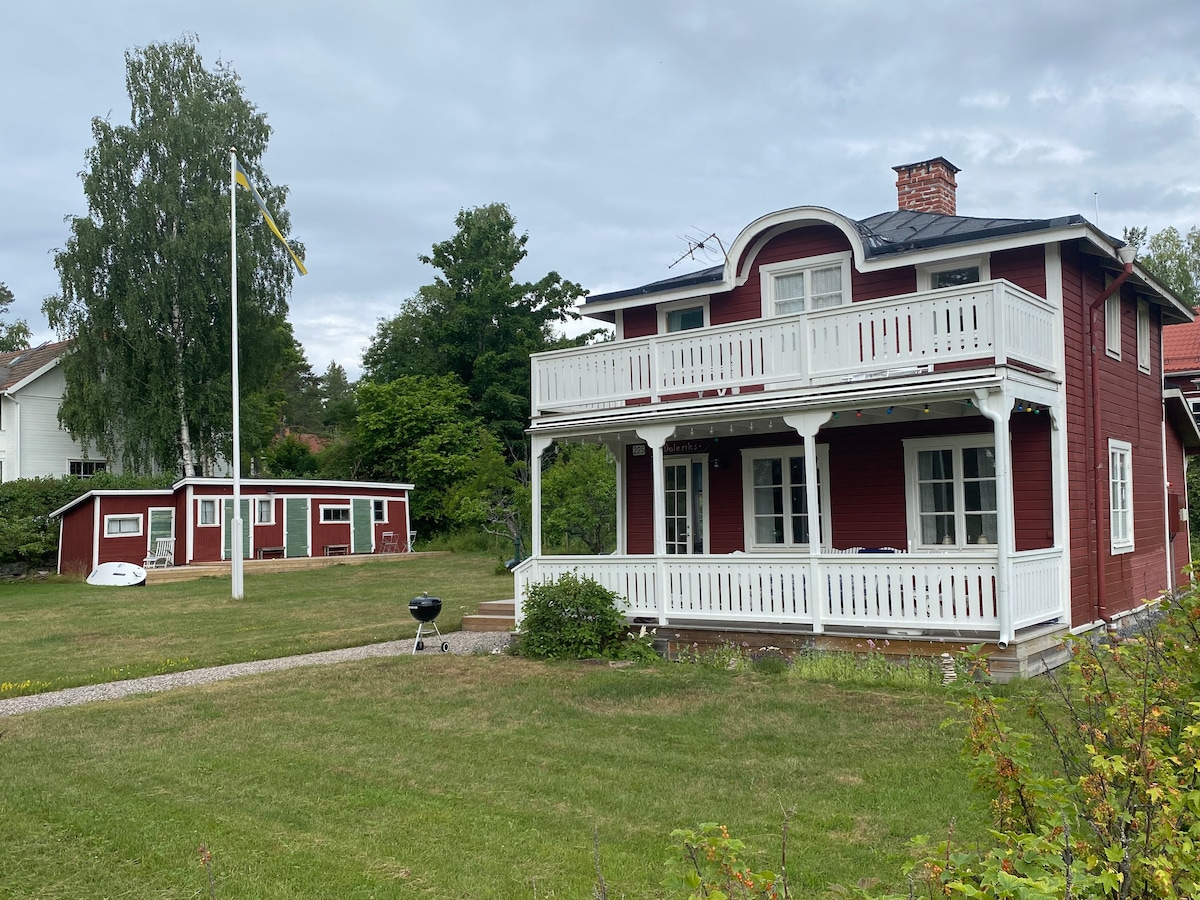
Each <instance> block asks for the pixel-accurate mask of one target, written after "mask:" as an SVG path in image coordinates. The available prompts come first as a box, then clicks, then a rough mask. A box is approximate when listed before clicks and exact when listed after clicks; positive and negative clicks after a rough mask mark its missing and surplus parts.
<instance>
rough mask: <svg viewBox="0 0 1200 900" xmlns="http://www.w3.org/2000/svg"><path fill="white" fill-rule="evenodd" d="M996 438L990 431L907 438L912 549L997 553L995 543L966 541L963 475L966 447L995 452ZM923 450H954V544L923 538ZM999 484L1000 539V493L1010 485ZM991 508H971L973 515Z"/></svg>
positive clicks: (906, 474)
mask: <svg viewBox="0 0 1200 900" xmlns="http://www.w3.org/2000/svg"><path fill="white" fill-rule="evenodd" d="M995 448H996V441H995V438H994V437H993V436H992V435H991V434H986V433H981V434H957V435H947V436H945V437H927V438H908V439H907V440H905V441H904V479H905V484H904V499H905V504H906V505H907V507H908V535H909V540H908V542H909V546H910V547H911V548H912V549H913V550H971V551H978V552H982V553H989V552H990V553H995V552H996V546H997V545H996V544H991V543H988V544H979V543H974V544H973V543H971V542H969V541H968V540H967V524H966V517H967V515H968V512H967V509H966V490H965V486H966V480H965V479H964V477H963V461H962V460H963V453H962V452H963V451H964V450H991V451H992V452H993V453H995ZM923 450H952V451H954V543H952V544H946V543H941V544H925V543H922V541H921V489H920V469H919V467H918V466H919V454H920V453H921V451H923ZM994 481H995V483H996V509H995V510H994V513H995V516H996V531H997V535H996V537H997V539H999V530H1000V515H1001V512H1000V507H1001V506H1002V504H1001V502H1000V497H1001V492H1002V491H1004V490H1006V489H1007V488H1006V487H1005V486H1004V485H1002V484H1001V483H1000V478H999V476H997V477H996V478H995V479H994ZM987 513H988V511H986V510H980V511H978V512H976V511H972V512H971V515H979V514H987Z"/></svg>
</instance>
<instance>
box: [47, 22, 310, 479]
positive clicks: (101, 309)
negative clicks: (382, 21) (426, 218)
mask: <svg viewBox="0 0 1200 900" xmlns="http://www.w3.org/2000/svg"><path fill="white" fill-rule="evenodd" d="M125 64H126V79H125V81H126V88H127V91H128V94H129V101H130V118H129V124H128V125H114V124H112V123H111V122H109V121H108V119H102V118H95V119H93V120H92V136H93V138H94V141H95V143H94V145H93V146H92V147H91V149H89V150H88V151H87V156H86V159H87V166H86V168H85V170H84V171H83V172H82V173H80V177H81V178H82V180H83V190H84V195H85V197H86V199H87V207H88V212H87V215H85V216H78V217H73V218H70V219H69V220H68V222H69V226H70V236H69V237H68V239H67V241H66V246H65V247H63V248H62V249H60V250H58V251H57V252H56V253H55V257H54V261H55V266H56V268H57V269H58V273H59V277H60V280H61V285H62V292H61V294H60V295H59V296H57V297H52V298H49V299H48V300H47V301H46V302H45V304H44V305H43V310H44V312H45V313H46V316H47V318H48V319H49V321H50V325H51V327H52V328H54V329H55V330H56V331H58V332H59V334H60V335H61V336H63V337H69V338H72V339H73V341H74V344H73V349H72V352H71V353H70V354H69V355H68V356H67V357H66V358H65V359H64V361H63V370H64V374H65V376H66V381H67V390H66V396H65V397H64V400H63V404H62V408H61V411H60V413H59V418H60V419H61V421H62V423H63V424H64V426H66V427H67V428H68V429H69V430H70V431H71V433H72V434H73V435H75V436H76V437H78V438H79V439H80V440H82V441H84V442H86V443H89V444H93V445H95V446H96V447H97V448H98V449H99V450H100V451H101V452H102V453H103V454H105V455H106V456H108V457H110V458H117V457H120V458H121V459H122V461H123V463H124V465H125V466H126V468H127V469H129V470H132V471H144V470H147V469H150V468H153V467H155V466H157V467H159V468H162V469H164V470H166V471H173V470H174V471H180V472H182V474H184V475H187V476H191V475H194V474H196V473H197V471H198V470H199V471H201V472H203V473H205V474H208V473H211V470H212V465H213V462H214V461H215V460H217V459H218V458H220V457H226V458H228V456H229V454H230V446H231V424H232V420H231V394H230V387H231V371H230V358H231V354H230V323H231V311H230V310H231V305H230V293H231V291H230V258H229V203H230V198H229V148H230V147H236V148H237V152H238V158H239V160H240V161H241V164H242V167H243V168H244V169H245V170H246V172H247V173H248V174H249V176H250V178H251V179H253V182H254V184H255V186H256V187H257V188H258V189H259V192H260V193H261V194H262V195H263V197H264V199H265V200H266V202H267V204H268V206H269V207H270V208H271V210H272V214H273V215H274V218H275V222H276V224H277V225H278V226H279V228H280V230H281V231H282V232H283V234H285V235H286V234H287V233H288V226H289V218H288V214H287V211H286V209H285V207H284V200H285V198H286V194H287V192H286V190H285V189H284V188H282V187H278V186H272V184H271V182H270V181H269V180H268V179H267V178H266V176H265V175H264V173H263V172H262V169H261V167H260V165H259V160H260V159H261V157H262V154H263V152H264V151H265V150H266V147H267V140H268V138H269V136H270V133H271V129H270V128H269V127H268V125H267V120H266V115H265V114H263V113H261V112H259V111H258V110H257V109H256V108H255V107H254V106H253V105H252V104H251V103H250V102H249V101H248V100H247V99H246V98H245V96H244V95H243V92H242V85H241V82H240V79H239V78H238V76H237V74H236V72H234V70H233V69H232V68H231V67H230V66H228V65H226V64H224V63H221V62H218V63H217V64H216V65H215V66H214V67H212V68H207V67H206V66H205V65H204V62H203V60H202V59H201V56H200V53H199V51H198V49H197V47H196V38H195V37H194V36H189V35H185V36H184V37H182V38H180V39H179V40H178V41H175V42H174V43H166V44H151V45H149V46H146V47H142V48H138V49H134V50H130V51H128V52H127V53H126V54H125ZM235 199H236V202H237V203H238V227H239V233H238V236H237V248H238V266H237V271H238V312H239V320H240V329H239V341H240V344H241V354H240V356H241V363H242V365H241V386H242V389H243V391H245V392H246V393H248V394H249V393H252V392H254V391H257V390H260V389H262V388H263V387H264V386H266V385H267V384H268V383H269V382H270V380H271V378H272V376H273V374H274V369H275V366H276V364H277V360H278V359H279V357H280V353H281V351H282V350H283V349H284V348H286V347H287V346H288V344H289V341H290V339H291V338H290V332H289V331H288V329H287V328H286V314H287V297H288V295H289V293H290V289H291V279H292V272H293V270H292V263H291V261H290V260H289V258H288V256H287V252H286V250H285V248H284V247H282V246H281V245H280V244H279V243H278V242H277V241H276V240H275V239H274V238H273V237H272V236H271V234H270V233H269V231H268V230H267V229H266V228H263V227H262V221H261V217H260V215H259V213H258V211H257V209H256V208H255V206H254V201H253V199H252V198H251V197H250V195H249V194H248V192H246V191H241V190H239V191H237V192H236V195H235ZM293 246H294V247H295V248H296V249H297V251H298V252H299V253H301V254H302V252H303V250H302V248H301V247H300V246H299V245H296V244H293Z"/></svg>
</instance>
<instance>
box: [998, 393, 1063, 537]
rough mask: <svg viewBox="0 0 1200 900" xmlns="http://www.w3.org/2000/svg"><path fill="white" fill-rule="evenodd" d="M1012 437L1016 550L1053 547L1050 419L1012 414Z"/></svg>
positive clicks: (1010, 423) (1010, 431)
mask: <svg viewBox="0 0 1200 900" xmlns="http://www.w3.org/2000/svg"><path fill="white" fill-rule="evenodd" d="M1009 434H1010V435H1011V436H1012V477H1013V516H1014V519H1015V523H1014V526H1015V532H1016V533H1015V537H1016V546H1017V550H1041V549H1043V548H1047V547H1053V546H1054V480H1053V479H1054V473H1053V467H1052V460H1051V458H1050V417H1049V416H1048V415H1034V414H1032V413H1014V414H1013V415H1012V416H1011V418H1010V419H1009Z"/></svg>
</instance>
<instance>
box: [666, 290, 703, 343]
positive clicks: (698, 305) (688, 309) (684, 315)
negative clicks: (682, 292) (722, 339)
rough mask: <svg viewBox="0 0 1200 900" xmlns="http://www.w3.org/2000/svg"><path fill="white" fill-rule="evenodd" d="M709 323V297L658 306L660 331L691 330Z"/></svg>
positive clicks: (667, 332)
mask: <svg viewBox="0 0 1200 900" xmlns="http://www.w3.org/2000/svg"><path fill="white" fill-rule="evenodd" d="M707 324H708V298H707V297H700V298H695V297H693V298H691V299H688V300H679V301H676V302H674V303H664V304H662V305H661V306H660V307H658V333H659V334H670V333H671V332H675V331H690V330H691V329H693V328H703V327H704V326H705V325H707Z"/></svg>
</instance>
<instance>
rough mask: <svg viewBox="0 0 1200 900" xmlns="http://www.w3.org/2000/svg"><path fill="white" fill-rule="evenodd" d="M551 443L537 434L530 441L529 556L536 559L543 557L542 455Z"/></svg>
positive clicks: (548, 439)
mask: <svg viewBox="0 0 1200 900" xmlns="http://www.w3.org/2000/svg"><path fill="white" fill-rule="evenodd" d="M550 443H551V440H550V438H548V437H543V436H542V435H537V434H535V435H533V436H532V437H530V439H529V489H530V492H531V493H532V495H533V502H532V504H531V505H532V515H531V516H530V523H529V543H530V545H531V546H530V547H529V555H530V556H532V557H534V558H535V559H536V558H537V557H539V556H541V555H542V454H543V453H545V452H546V449H547V448H548V447H549V446H550Z"/></svg>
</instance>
